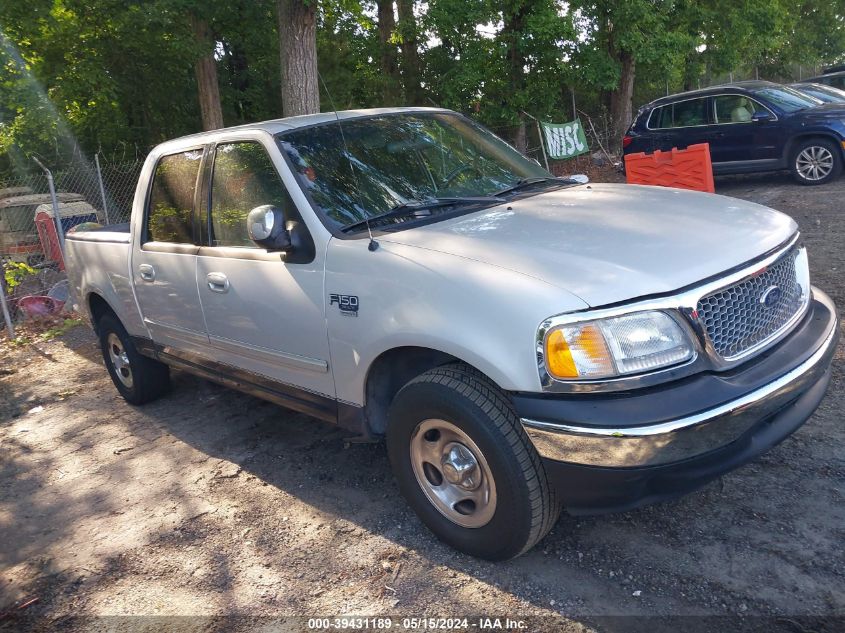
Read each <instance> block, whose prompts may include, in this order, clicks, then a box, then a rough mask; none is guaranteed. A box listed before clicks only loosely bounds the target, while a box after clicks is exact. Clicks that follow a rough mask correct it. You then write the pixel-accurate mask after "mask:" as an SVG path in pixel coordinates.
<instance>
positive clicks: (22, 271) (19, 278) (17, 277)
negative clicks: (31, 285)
mask: <svg viewBox="0 0 845 633" xmlns="http://www.w3.org/2000/svg"><path fill="white" fill-rule="evenodd" d="M3 267H4V269H5V270H4V277H5V279H6V287H7V288H8V289H9V290H14V289H15V288H16V287H18V286H20V285H21V284H22V283H23V281H24V279H26V278H27V277H29V276H31V275H35V274H36V273H37V272H38V271H36V270H35V269H34V268H33V267H32V266H29V265H28V264H25V263H24V262H8V263H6V264H4V265H3Z"/></svg>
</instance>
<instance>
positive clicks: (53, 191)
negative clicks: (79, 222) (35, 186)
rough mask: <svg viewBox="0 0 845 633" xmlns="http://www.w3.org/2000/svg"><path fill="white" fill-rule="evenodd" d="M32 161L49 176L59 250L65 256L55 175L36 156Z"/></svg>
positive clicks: (48, 181)
mask: <svg viewBox="0 0 845 633" xmlns="http://www.w3.org/2000/svg"><path fill="white" fill-rule="evenodd" d="M32 159H33V160H34V161H35V162H36V163H38V166H39V167H40V168H41V169H43V170H44V173H45V174H46V175H47V186H48V187H49V188H50V199H51V200H52V201H53V215H54V216H55V217H54V218H53V220H54V221H55V222H56V234H57V235H58V236H59V248H60V249H61V251H62V255H64V252H65V231H64V229H63V228H62V215H61V213H60V212H59V200H58V198H56V185H55V184H54V183H53V173H52V172H51V171H50V170H49V169H47V168H46V167H45V166H44V165H43V163H42V162H41V161H40V160H38V159H37V158H35V157H34V156H33V157H32Z"/></svg>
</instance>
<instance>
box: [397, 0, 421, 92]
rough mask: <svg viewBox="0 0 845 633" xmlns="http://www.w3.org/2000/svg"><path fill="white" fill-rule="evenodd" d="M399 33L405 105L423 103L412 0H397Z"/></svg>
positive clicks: (415, 21)
mask: <svg viewBox="0 0 845 633" xmlns="http://www.w3.org/2000/svg"><path fill="white" fill-rule="evenodd" d="M396 6H397V8H398V9H399V33H400V34H401V36H402V43H401V48H402V77H403V79H404V82H403V83H404V86H405V105H423V103H422V102H423V99H424V98H425V95H424V94H423V89H422V85H421V83H420V55H419V51H418V49H417V20H416V18H415V17H414V0H397V2H396Z"/></svg>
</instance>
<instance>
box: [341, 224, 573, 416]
mask: <svg viewBox="0 0 845 633" xmlns="http://www.w3.org/2000/svg"><path fill="white" fill-rule="evenodd" d="M349 271H354V272H349ZM326 294H327V302H326V322H327V325H328V335H329V344H330V347H331V358H332V369H333V374H334V378H335V386H336V389H337V395H338V398H339V399H340V400H343V401H345V402H349V403H352V404H357V405H363V404H364V401H365V397H364V392H365V383H366V377H367V373H368V371H369V368H370V366H371V364H372V363H373V361H374V360H375V359H376V358H378V357H379V356H380V355H381V354H383V353H384V352H386V351H388V350H390V349H394V348H397V347H406V346H413V347H424V348H427V349H432V350H436V351H440V352H444V353H447V354H450V355H452V356H454V357H456V358H459V359H460V360H462V361H464V362H466V363H468V364H469V365H472V366H473V367H475V368H476V369H478V370H479V371H481V372H483V373H484V374H486V375H487V376H488V377H490V378H491V379H492V380H493V381H495V382H496V383H497V384H498V385H499V386H500V387H501V388H503V389H506V390H511V391H527V392H531V391H539V390H540V377H539V373H538V371H537V354H536V340H535V337H536V334H537V328H538V326H539V325H540V323H541V322H542V321H543V320H544V319H546V318H547V317H549V316H551V315H554V314H560V313H564V312H570V311H574V310H582V309H585V308H586V307H587V305H586V304H585V303H584V302H583V301H581V300H580V299H578V298H577V297H575V296H574V295H571V294H569V293H567V292H565V291H562V290H560V289H559V288H556V287H554V286H552V285H550V284H547V283H546V282H543V281H540V280H538V279H536V278H533V277H529V276H527V275H524V274H521V273H517V272H514V271H511V270H505V269H503V268H498V267H496V266H491V265H490V264H484V263H481V262H477V261H473V260H469V259H464V258H461V257H457V256H454V255H449V254H444V253H439V252H434V251H429V250H426V249H421V248H417V247H414V246H407V245H401V244H395V243H390V242H386V241H385V242H382V243H381V245H380V247H379V248H378V250H376V251H374V252H371V251H369V250H368V249H367V240H337V239H335V240H332V242H331V244H330V247H329V253H328V258H327V263H326ZM331 295H338V296H345V297H356V298H357V306H358V309H357V311H354V312H352V311H349V310H346V311H344V310H341V309H340V305H339V301H332V300H331V299H329V297H331ZM353 315H354V316H353Z"/></svg>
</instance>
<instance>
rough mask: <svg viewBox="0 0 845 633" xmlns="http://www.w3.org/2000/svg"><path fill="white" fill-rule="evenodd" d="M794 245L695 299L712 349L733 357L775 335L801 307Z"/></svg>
mask: <svg viewBox="0 0 845 633" xmlns="http://www.w3.org/2000/svg"><path fill="white" fill-rule="evenodd" d="M798 253H799V250H798V249H797V248H793V249H792V250H790V251H789V252H788V253H786V254H785V255H784V256H783V257H781V258H780V259H779V260H777V261H776V262H774V263H772V264H771V265H770V266H768V267H767V268H765V269H764V270H763V271H762V272H761V273H759V274H756V275H754V276H752V277H750V278H748V279H745V280H743V281H740V282H739V283H736V284H734V285H732V286H729V287H727V288H722V289H720V290H717V291H716V292H713V293H711V294H709V295H707V296H705V297H702V298H701V299H700V300H699V301H698V306H697V307H698V318H699V320H700V322H701V323H702V324H703V325H704V329H705V331H706V333H707V337H708V338H709V339H710V343H711V344H712V345H713V349H714V350H715V351H716V353H717V354H718V355H719V356H721V357H722V358H723V359H727V360H730V359H733V358H736V357H738V356H741V355H743V354H744V353H745V352H747V351H749V350H751V349H753V348H755V347H757V346H761V345H762V344H764V343H765V342H766V341H767V340H768V339H770V338H774V337H775V336H777V335H778V334H779V332H780V331H781V330H782V329H783V328H784V326H786V325H787V323H789V321H790V320H791V319H792V318H793V317H794V316H795V315H796V314H797V313H798V312H799V311H800V310H801V309H802V307H803V306H804V304H805V295H804V292H803V289H802V287H801V283H800V281H801V280H800V279H799V275H798V274H797V271H796V264H795V260H796V257H797V256H798Z"/></svg>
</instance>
